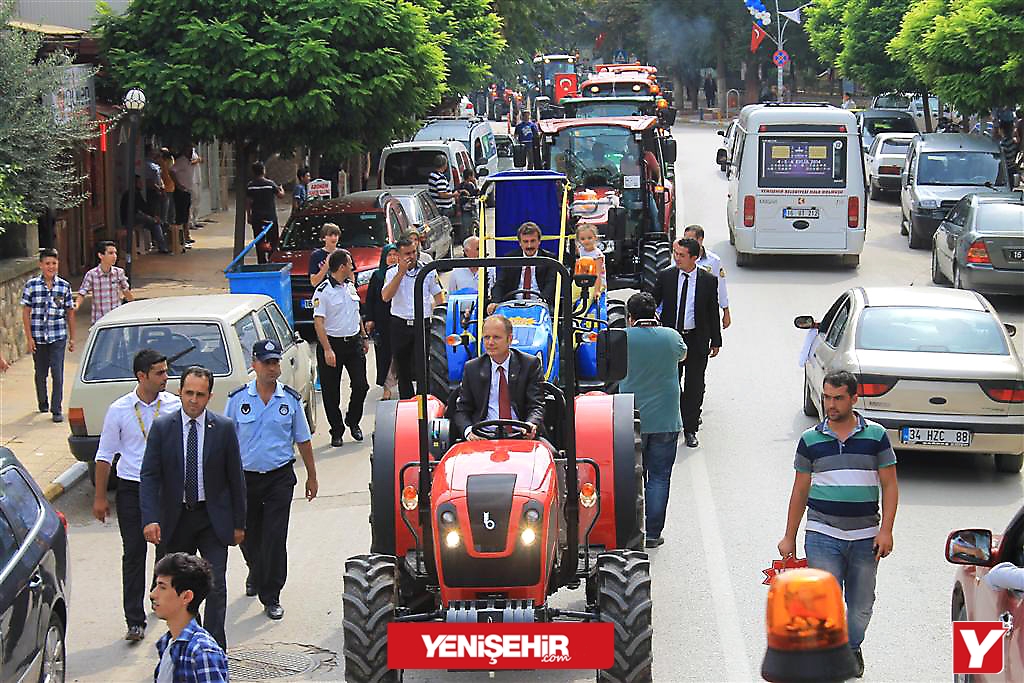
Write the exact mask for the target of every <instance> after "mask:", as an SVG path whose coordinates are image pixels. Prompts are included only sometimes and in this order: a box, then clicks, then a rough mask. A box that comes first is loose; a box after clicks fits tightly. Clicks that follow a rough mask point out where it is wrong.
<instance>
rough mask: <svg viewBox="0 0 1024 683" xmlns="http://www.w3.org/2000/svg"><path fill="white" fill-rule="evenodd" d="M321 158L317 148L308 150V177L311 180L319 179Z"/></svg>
mask: <svg viewBox="0 0 1024 683" xmlns="http://www.w3.org/2000/svg"><path fill="white" fill-rule="evenodd" d="M321 156H322V154H321V152H320V149H319V148H317V147H310V148H309V175H310V177H311V178H314V179H315V178H319V177H320V157H321Z"/></svg>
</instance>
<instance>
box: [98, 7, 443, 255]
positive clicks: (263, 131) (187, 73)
mask: <svg viewBox="0 0 1024 683" xmlns="http://www.w3.org/2000/svg"><path fill="white" fill-rule="evenodd" d="M97 31H98V33H99V35H100V36H101V40H102V44H103V47H104V51H105V54H106V57H107V59H108V62H109V70H108V72H109V76H110V78H111V79H112V81H113V85H114V86H115V87H116V88H118V89H120V90H124V89H126V88H129V87H132V86H138V87H141V88H142V89H143V90H144V91H145V92H146V97H147V99H148V102H147V105H146V110H145V118H144V126H145V128H146V129H147V130H148V131H150V132H153V133H156V134H158V135H160V136H161V137H162V138H163V139H165V140H177V141H181V142H184V141H187V140H189V139H195V138H198V139H204V140H209V139H212V138H213V137H219V138H222V139H225V140H229V141H231V142H233V143H234V145H235V158H236V175H235V185H236V189H240V188H243V187H244V186H245V179H246V177H247V170H248V162H249V161H250V160H251V158H252V156H253V155H254V154H255V153H257V152H258V153H259V154H261V155H268V154H270V153H273V152H277V151H288V150H292V149H295V148H297V147H299V146H303V145H309V146H311V147H313V148H315V149H318V150H322V151H323V152H324V153H325V154H326V155H329V156H331V157H332V158H334V159H341V158H345V157H346V156H349V155H352V154H355V153H358V152H362V151H364V150H366V149H369V148H373V147H375V146H378V145H382V144H386V143H387V141H389V140H391V139H394V138H395V137H398V136H401V135H403V134H405V133H406V132H409V131H411V130H412V129H413V128H414V126H415V122H416V118H417V117H418V116H420V115H422V114H423V113H425V112H426V111H427V110H428V109H429V108H430V107H431V106H433V105H434V104H436V103H437V101H438V100H439V99H440V96H441V93H442V92H443V90H444V79H445V75H446V71H445V66H444V53H443V51H442V49H441V47H440V45H439V38H438V37H437V36H435V35H433V34H432V33H431V31H430V30H429V27H428V25H427V16H426V13H425V11H424V10H423V9H422V8H421V7H419V6H417V5H414V4H412V3H410V2H407V1H406V0H346V1H345V2H341V3H339V2H337V1H336V0H262V2H259V3H253V2H251V1H250V0H148V1H147V2H133V3H131V4H130V5H129V6H128V9H127V10H126V11H125V13H124V14H122V15H114V14H112V13H110V12H106V13H105V14H103V16H102V18H101V20H100V22H99V24H98V26H97ZM235 195H236V211H237V214H236V223H235V250H236V252H237V251H240V250H241V248H242V245H243V244H244V241H245V225H244V199H245V196H244V193H243V192H241V191H236V193H235Z"/></svg>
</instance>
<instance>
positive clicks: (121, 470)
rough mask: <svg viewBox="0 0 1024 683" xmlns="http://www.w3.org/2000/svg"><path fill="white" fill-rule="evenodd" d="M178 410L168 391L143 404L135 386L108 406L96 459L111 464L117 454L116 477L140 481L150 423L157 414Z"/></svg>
mask: <svg viewBox="0 0 1024 683" xmlns="http://www.w3.org/2000/svg"><path fill="white" fill-rule="evenodd" d="M136 409H138V413H136V412H135V411H136ZM180 409H181V400H180V399H179V398H178V397H177V396H175V395H174V394H172V393H170V392H167V391H161V392H160V393H159V394H157V397H156V399H154V400H153V402H152V403H144V402H143V401H142V399H141V398H139V394H138V389H135V390H134V391H130V392H128V393H127V394H125V395H124V396H122V397H121V398H119V399H117V400H116V401H114V402H113V403H111V404H110V407H109V408H107V415H106V417H104V418H103V431H102V432H100V445H99V447H98V448H97V449H96V460H98V461H100V462H106V463H113V462H114V456H115V455H117V454H118V453H120V454H121V458H120V459H119V460H118V461H117V476H118V477H119V478H121V479H124V480H126V481H139V472H140V470H141V469H142V456H143V455H145V454H146V437H147V436H148V435H149V429H150V427H152V426H153V419H154V418H155V417H156V416H157V415H158V414H160V415H167V414H169V413H173V412H174V411H175V410H180ZM157 411H159V413H158V412H157ZM139 420H141V421H142V425H140V424H139Z"/></svg>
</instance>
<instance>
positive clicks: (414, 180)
mask: <svg viewBox="0 0 1024 683" xmlns="http://www.w3.org/2000/svg"><path fill="white" fill-rule="evenodd" d="M438 154H440V152H438V151H436V150H408V151H400V152H391V153H390V154H388V155H387V156H386V157H384V184H385V185H387V186H389V187H397V186H401V185H426V184H427V181H428V180H429V179H430V174H431V173H433V172H434V159H436V158H437V155H438ZM450 177H451V170H450V169H449V178H450Z"/></svg>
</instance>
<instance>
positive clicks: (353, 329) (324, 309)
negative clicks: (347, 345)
mask: <svg viewBox="0 0 1024 683" xmlns="http://www.w3.org/2000/svg"><path fill="white" fill-rule="evenodd" d="M313 317H314V318H323V319H324V330H325V331H326V332H327V336H328V337H353V336H355V335H357V334H359V321H360V319H361V317H360V315H359V292H357V291H356V286H355V285H354V284H352V282H350V281H349V282H338V281H337V280H335V279H334V278H332V277H330V276H328V277H327V278H325V279H324V281H323V282H321V283H320V285H319V286H318V287H317V288H316V290H315V291H314V292H313Z"/></svg>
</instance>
